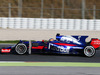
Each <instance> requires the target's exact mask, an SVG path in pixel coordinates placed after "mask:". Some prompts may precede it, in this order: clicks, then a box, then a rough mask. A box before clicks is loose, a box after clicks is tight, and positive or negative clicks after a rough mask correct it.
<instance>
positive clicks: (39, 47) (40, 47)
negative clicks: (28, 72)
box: [32, 46, 44, 49]
mask: <svg viewBox="0 0 100 75" xmlns="http://www.w3.org/2000/svg"><path fill="white" fill-rule="evenodd" d="M43 47H44V46H38V47H32V49H43Z"/></svg>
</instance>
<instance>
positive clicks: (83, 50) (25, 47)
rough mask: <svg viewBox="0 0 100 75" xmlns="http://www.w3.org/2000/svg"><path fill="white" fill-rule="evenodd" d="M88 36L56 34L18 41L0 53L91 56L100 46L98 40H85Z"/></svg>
mask: <svg viewBox="0 0 100 75" xmlns="http://www.w3.org/2000/svg"><path fill="white" fill-rule="evenodd" d="M87 37H88V36H64V35H60V34H57V35H56V39H55V40H54V39H53V38H51V39H49V41H47V42H44V40H42V41H21V40H20V41H19V42H18V43H17V44H16V45H14V46H10V47H6V48H2V49H1V53H17V54H20V55H22V54H31V53H56V54H82V55H84V56H87V57H92V56H94V55H95V53H96V49H97V48H99V46H100V40H99V39H97V38H92V39H91V40H90V41H89V42H85V39H86V38H87Z"/></svg>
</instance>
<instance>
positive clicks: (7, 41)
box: [0, 40, 47, 43]
mask: <svg viewBox="0 0 100 75" xmlns="http://www.w3.org/2000/svg"><path fill="white" fill-rule="evenodd" d="M19 41H20V40H5V41H0V43H18V42H19ZM22 41H29V40H22ZM31 41H35V40H31ZM44 42H47V40H44Z"/></svg>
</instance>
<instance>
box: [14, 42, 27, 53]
mask: <svg viewBox="0 0 100 75" xmlns="http://www.w3.org/2000/svg"><path fill="white" fill-rule="evenodd" d="M15 51H16V53H17V54H19V55H22V54H25V53H26V52H27V47H26V45H25V44H23V43H19V44H17V46H16V47H15Z"/></svg>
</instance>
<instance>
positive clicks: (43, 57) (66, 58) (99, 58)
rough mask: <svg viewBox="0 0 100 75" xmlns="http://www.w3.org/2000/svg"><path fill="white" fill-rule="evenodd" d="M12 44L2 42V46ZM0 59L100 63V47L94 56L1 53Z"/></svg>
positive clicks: (0, 45)
mask: <svg viewBox="0 0 100 75" xmlns="http://www.w3.org/2000/svg"><path fill="white" fill-rule="evenodd" d="M4 46H10V44H9V45H8V44H0V48H1V47H4ZM0 61H28V62H97V63H100V49H99V50H97V51H96V54H95V56H94V57H92V58H88V57H83V56H80V55H55V54H52V55H51V54H31V55H17V54H0Z"/></svg>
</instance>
